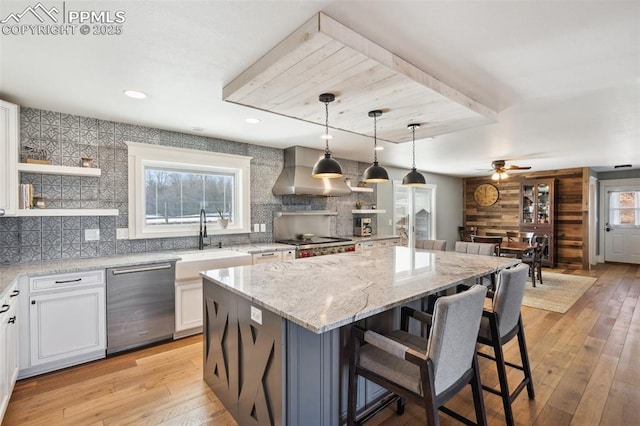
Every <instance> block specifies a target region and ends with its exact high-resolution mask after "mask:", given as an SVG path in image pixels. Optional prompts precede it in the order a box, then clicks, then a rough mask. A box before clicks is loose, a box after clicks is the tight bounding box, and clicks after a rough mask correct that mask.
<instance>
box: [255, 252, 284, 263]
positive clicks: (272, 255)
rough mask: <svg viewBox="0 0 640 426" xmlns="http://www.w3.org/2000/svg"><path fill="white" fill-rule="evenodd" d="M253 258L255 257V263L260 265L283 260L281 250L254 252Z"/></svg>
mask: <svg viewBox="0 0 640 426" xmlns="http://www.w3.org/2000/svg"><path fill="white" fill-rule="evenodd" d="M252 258H253V264H254V265H258V264H260V263H275V262H282V252H281V251H265V252H262V253H254V254H253V256H252Z"/></svg>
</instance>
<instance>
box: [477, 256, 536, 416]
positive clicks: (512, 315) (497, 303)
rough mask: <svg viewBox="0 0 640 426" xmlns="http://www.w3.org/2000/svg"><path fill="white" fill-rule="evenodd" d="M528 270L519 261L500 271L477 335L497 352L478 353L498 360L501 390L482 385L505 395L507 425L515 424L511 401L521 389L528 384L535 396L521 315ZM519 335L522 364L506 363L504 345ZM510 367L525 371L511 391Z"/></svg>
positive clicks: (484, 343)
mask: <svg viewBox="0 0 640 426" xmlns="http://www.w3.org/2000/svg"><path fill="white" fill-rule="evenodd" d="M528 269H529V267H528V266H527V265H525V264H520V265H518V266H516V267H515V268H511V269H505V270H503V271H502V272H501V273H500V279H499V282H498V286H497V288H496V291H495V294H494V295H493V303H492V310H491V311H488V310H485V311H484V312H483V314H482V316H483V318H482V321H481V323H480V332H479V334H478V343H481V344H483V345H487V346H491V347H492V348H493V353H494V356H491V355H488V354H485V353H482V352H478V356H481V357H484V358H488V359H491V360H493V361H495V363H496V368H497V370H498V381H499V382H500V389H494V388H491V387H488V386H485V385H483V386H482V388H483V389H484V390H486V391H488V392H491V393H493V394H496V395H499V396H500V397H501V398H502V405H503V406H504V416H505V420H506V422H507V425H513V424H514V420H513V410H512V409H511V403H512V402H513V400H514V399H515V398H516V397H517V396H518V395H519V394H520V392H522V390H523V389H524V388H525V386H526V388H527V393H528V394H529V399H534V398H535V393H534V390H533V379H532V378H531V367H530V365H529V355H528V353H527V343H526V341H525V337H524V326H523V325H522V316H521V315H520V308H521V307H522V298H523V296H524V288H525V285H526V283H527V275H528V272H529V271H528ZM516 336H517V338H518V347H519V349H520V359H521V361H522V365H516V364H513V363H510V362H507V361H506V360H505V359H504V353H503V351H502V346H503V345H504V344H506V343H507V342H509V341H511V339H513V338H514V337H516ZM507 366H509V367H512V368H516V369H518V370H520V371H522V372H523V374H524V379H523V380H522V381H521V382H520V383H519V384H518V386H516V388H515V390H514V391H513V392H511V393H510V392H509V383H508V382H507V371H506V367H507Z"/></svg>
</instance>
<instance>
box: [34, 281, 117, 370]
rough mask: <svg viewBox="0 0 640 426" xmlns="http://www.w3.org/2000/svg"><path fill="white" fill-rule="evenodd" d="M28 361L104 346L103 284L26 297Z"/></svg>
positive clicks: (39, 361) (40, 361)
mask: <svg viewBox="0 0 640 426" xmlns="http://www.w3.org/2000/svg"><path fill="white" fill-rule="evenodd" d="M29 302H30V304H31V311H30V315H29V324H30V336H31V365H32V366H36V365H40V364H44V363H48V362H52V361H60V360H63V359H66V358H70V357H73V356H77V355H83V354H87V353H91V352H93V351H95V350H100V349H102V350H104V349H105V348H106V345H105V343H106V336H105V332H104V330H105V293H104V288H91V289H84V290H74V291H70V292H64V293H57V294H44V295H38V296H31V297H30V298H29Z"/></svg>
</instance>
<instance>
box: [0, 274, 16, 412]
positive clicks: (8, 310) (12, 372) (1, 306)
mask: <svg viewBox="0 0 640 426" xmlns="http://www.w3.org/2000/svg"><path fill="white" fill-rule="evenodd" d="M18 294H19V293H18V291H17V290H16V286H13V287H12V288H10V289H9V290H8V291H7V292H6V293H5V296H4V297H3V298H2V301H1V302H0V422H2V418H3V417H4V413H5V411H6V409H7V405H8V404H9V399H10V398H11V392H12V391H13V386H14V385H15V383H16V379H17V378H18V300H17V297H16V296H18Z"/></svg>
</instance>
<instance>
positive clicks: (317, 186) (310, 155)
mask: <svg viewBox="0 0 640 426" xmlns="http://www.w3.org/2000/svg"><path fill="white" fill-rule="evenodd" d="M323 156H324V151H320V150H318V149H311V148H305V147H302V146H291V147H289V148H286V149H285V150H284V169H282V173H280V176H278V180H276V183H275V185H274V186H273V194H274V195H322V196H325V197H339V196H344V195H349V194H351V189H350V188H349V187H348V186H347V184H346V183H345V181H344V179H342V178H337V179H317V178H314V177H313V176H311V170H312V169H313V166H314V164H316V161H318V159H320V158H322V157H323Z"/></svg>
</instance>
